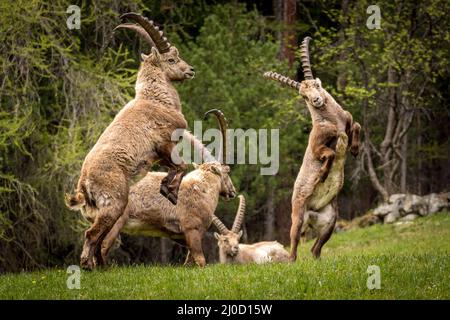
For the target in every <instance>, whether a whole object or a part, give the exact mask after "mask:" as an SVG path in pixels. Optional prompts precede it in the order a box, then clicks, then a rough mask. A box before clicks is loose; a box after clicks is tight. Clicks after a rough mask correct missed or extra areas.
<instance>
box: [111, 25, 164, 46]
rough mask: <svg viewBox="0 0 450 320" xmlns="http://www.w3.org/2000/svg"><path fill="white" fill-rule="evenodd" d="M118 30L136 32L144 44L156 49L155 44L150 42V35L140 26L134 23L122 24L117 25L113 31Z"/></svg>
mask: <svg viewBox="0 0 450 320" xmlns="http://www.w3.org/2000/svg"><path fill="white" fill-rule="evenodd" d="M120 28H123V29H130V30H134V31H136V32H137V33H138V34H139V35H140V36H141V37H142V38H144V40H145V42H147V43H148V44H149V45H150V47H156V45H155V42H154V41H153V40H152V38H151V37H150V35H149V34H148V33H147V31H145V29H144V28H142V27H141V26H140V25H137V24H134V23H122V24H119V25H118V26H117V27H115V28H114V30H113V31H116V30H117V29H120Z"/></svg>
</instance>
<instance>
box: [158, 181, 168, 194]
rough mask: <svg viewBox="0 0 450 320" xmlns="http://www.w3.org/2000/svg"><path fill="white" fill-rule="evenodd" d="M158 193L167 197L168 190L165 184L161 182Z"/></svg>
mask: <svg viewBox="0 0 450 320" xmlns="http://www.w3.org/2000/svg"><path fill="white" fill-rule="evenodd" d="M159 193H161V194H162V195H163V196H164V197H166V198H167V196H168V195H169V193H170V191H169V188H168V187H167V186H166V185H165V184H162V183H161V187H160V188H159Z"/></svg>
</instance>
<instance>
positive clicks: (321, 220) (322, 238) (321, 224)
mask: <svg viewBox="0 0 450 320" xmlns="http://www.w3.org/2000/svg"><path fill="white" fill-rule="evenodd" d="M337 215H338V207H337V199H336V198H335V199H333V201H332V202H331V203H330V204H328V205H327V206H325V207H324V208H323V209H321V210H320V211H319V213H318V218H317V219H318V221H317V226H318V229H319V230H318V232H319V235H318V236H317V240H316V242H315V243H314V245H313V246H312V248H311V253H312V254H313V256H314V258H316V259H318V258H320V254H321V252H322V247H323V245H324V244H325V243H326V242H327V241H328V240H329V239H330V237H331V235H332V234H333V231H334V227H335V225H336V220H337Z"/></svg>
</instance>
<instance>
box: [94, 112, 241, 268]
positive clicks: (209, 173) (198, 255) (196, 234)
mask: <svg viewBox="0 0 450 320" xmlns="http://www.w3.org/2000/svg"><path fill="white" fill-rule="evenodd" d="M209 113H213V114H214V115H215V116H216V117H217V118H218V120H219V125H220V130H221V133H222V137H223V143H222V154H226V120H225V118H224V116H223V114H222V112H220V111H219V110H211V111H209V112H207V113H206V114H209ZM194 166H195V170H194V171H191V172H189V173H188V174H187V175H186V176H185V177H184V179H183V181H182V182H181V185H180V190H179V197H178V204H177V206H172V205H171V204H170V203H169V202H168V201H167V200H166V199H165V198H164V197H163V196H161V195H160V194H159V193H158V192H157V191H158V186H159V184H160V182H161V180H162V179H163V177H164V175H165V174H164V173H161V172H150V173H148V174H147V176H146V177H144V178H143V179H142V180H140V181H139V182H138V183H137V184H136V185H134V186H132V187H131V189H130V194H129V197H128V205H127V207H126V209H125V212H124V214H123V215H122V216H121V217H120V218H119V219H118V220H117V222H116V224H115V225H114V227H113V228H112V229H111V231H110V233H109V234H108V235H107V236H106V238H105V240H104V241H103V244H102V256H104V257H106V256H107V254H108V251H109V250H110V248H111V246H112V245H113V243H114V240H115V239H116V238H117V237H118V235H119V233H120V232H125V233H128V234H135V235H144V236H152V237H167V238H170V239H172V240H174V241H176V242H178V243H181V244H183V245H184V244H185V245H187V247H188V249H189V253H188V257H189V259H187V261H188V260H190V259H192V258H193V259H194V261H195V263H196V264H197V265H199V266H204V265H205V263H206V262H205V257H204V255H203V249H202V239H203V235H204V233H205V232H206V230H208V228H209V226H210V225H211V219H212V217H213V213H214V211H215V210H216V207H217V203H218V201H219V196H222V197H224V198H225V199H229V198H234V197H235V196H236V191H235V189H234V186H233V182H232V181H231V178H230V176H229V172H230V167H228V166H227V165H223V164H220V163H219V162H217V161H213V162H206V163H203V164H201V165H195V164H194Z"/></svg>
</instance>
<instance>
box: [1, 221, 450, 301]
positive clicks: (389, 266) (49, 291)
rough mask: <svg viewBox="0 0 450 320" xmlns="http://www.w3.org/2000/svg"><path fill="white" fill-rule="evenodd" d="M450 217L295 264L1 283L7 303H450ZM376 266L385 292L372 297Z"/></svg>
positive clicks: (21, 277)
mask: <svg viewBox="0 0 450 320" xmlns="http://www.w3.org/2000/svg"><path fill="white" fill-rule="evenodd" d="M449 240H450V215H449V214H448V213H445V214H438V215H435V216H432V217H427V218H423V219H419V220H416V221H414V222H413V223H412V224H409V225H401V226H395V225H376V226H372V227H369V228H366V229H358V230H352V231H348V232H345V233H340V234H335V235H333V237H332V238H331V240H330V241H329V243H327V245H326V246H325V248H324V250H323V252H322V260H321V261H315V260H313V259H312V258H311V254H310V253H309V251H308V250H309V248H310V247H311V245H312V243H311V242H308V243H307V244H306V245H305V244H302V246H301V254H300V259H299V260H298V261H297V263H295V264H273V265H260V266H258V265H244V266H233V265H231V266H230V265H227V266H223V265H210V266H208V267H206V268H204V269H198V268H183V267H179V266H177V267H168V266H130V267H120V268H119V267H113V268H110V269H109V270H106V271H95V272H90V273H88V272H83V273H82V276H81V289H80V290H69V289H67V287H66V279H67V274H66V272H65V270H63V269H59V270H47V271H41V272H34V273H23V274H14V275H13V274H11V275H2V276H0V298H1V299H414V298H415V299H450V259H449V258H450V241H449ZM369 265H378V266H379V267H380V268H381V289H380V290H368V289H367V286H366V281H367V277H368V274H367V273H366V271H367V267H368V266H369Z"/></svg>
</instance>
